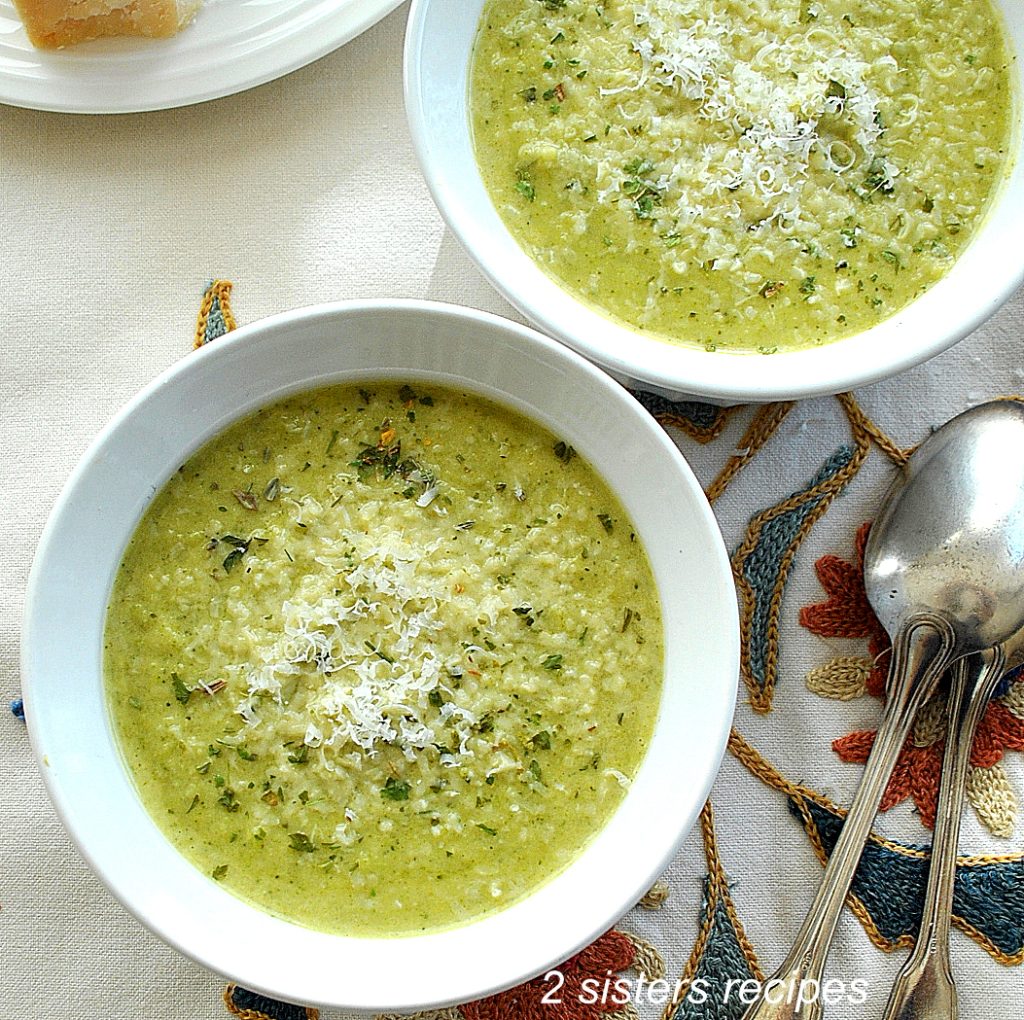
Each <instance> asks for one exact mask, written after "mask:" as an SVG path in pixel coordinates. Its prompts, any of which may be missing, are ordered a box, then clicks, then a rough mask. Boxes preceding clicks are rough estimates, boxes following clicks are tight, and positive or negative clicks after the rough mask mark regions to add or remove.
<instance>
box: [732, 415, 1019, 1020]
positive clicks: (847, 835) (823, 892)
mask: <svg viewBox="0 0 1024 1020" xmlns="http://www.w3.org/2000/svg"><path fill="white" fill-rule="evenodd" d="M864 582H865V587H866V590H867V595H868V600H869V601H870V603H871V606H872V608H873V609H874V611H875V614H876V616H877V617H878V619H879V621H880V622H881V623H882V625H883V626H884V627H885V629H886V631H887V632H888V633H889V634H890V636H891V637H892V659H891V661H890V666H889V676H888V679H887V681H886V706H885V712H884V714H883V717H882V721H881V724H880V726H879V728H878V733H877V735H876V737H875V743H874V746H873V748H872V751H871V754H870V756H869V757H868V761H867V765H866V766H865V769H864V775H863V778H862V780H861V784H860V787H859V788H858V790H857V794H856V796H855V797H854V801H853V804H852V805H851V807H850V811H849V813H848V815H847V817H846V821H845V823H844V825H843V828H842V831H841V833H840V835H839V838H838V840H837V841H836V845H835V847H834V848H833V850H832V855H831V857H830V859H829V862H828V866H827V867H826V869H825V876H824V879H823V881H822V884H821V887H820V888H819V890H818V892H817V894H816V896H815V898H814V902H813V903H812V905H811V908H810V910H809V912H808V914H807V917H806V919H805V920H804V923H803V925H802V926H801V928H800V932H799V933H798V935H797V938H796V942H795V943H794V945H793V948H792V949H791V950H790V952H789V954H788V956H787V957H786V959H785V961H784V962H783V963H782V965H781V966H780V967H779V969H778V970H777V971H776V972H775V974H773V975H772V977H771V978H769V979H768V981H767V982H765V984H764V986H763V987H762V989H761V995H760V998H759V999H758V1000H757V1001H756V1002H754V1004H753V1005H752V1006H751V1007H750V1008H749V1009H748V1010H747V1012H746V1013H745V1014H744V1020H819V1018H820V1017H821V1016H822V1014H823V1010H822V1004H821V997H820V995H819V994H817V992H818V991H819V990H820V987H821V979H822V974H823V972H824V968H825V962H826V959H827V957H828V952H829V949H830V948H831V944H832V939H833V936H834V935H835V931H836V926H837V925H838V922H839V917H840V915H841V913H842V908H843V903H844V902H845V899H846V894H847V893H848V892H849V889H850V885H851V884H852V882H853V877H854V874H855V872H856V869H857V864H858V862H859V861H860V857H861V854H862V852H863V849H864V845H865V842H866V840H867V837H868V835H869V833H870V830H871V823H872V821H873V819H874V816H875V814H876V813H877V812H878V806H879V804H880V802H881V799H882V794H883V792H884V791H885V787H886V785H887V784H888V780H889V776H890V775H891V773H892V770H893V768H894V766H895V764H896V760H897V758H898V757H899V753H900V750H901V749H902V747H903V744H904V742H905V741H906V738H907V735H908V733H909V732H910V727H911V726H912V725H913V722H914V719H915V718H916V716H917V714H918V712H919V711H920V709H921V708H922V707H923V706H924V704H925V702H927V701H928V700H929V698H931V697H932V695H933V694H934V692H935V690H936V688H937V686H938V683H939V679H940V678H941V676H942V675H943V673H945V672H946V670H947V669H948V668H949V667H950V666H952V665H954V663H955V664H956V666H955V668H954V670H953V675H952V678H951V687H950V702H949V709H948V711H949V719H950V725H949V731H948V737H947V745H946V757H945V760H944V762H943V775H942V782H941V785H940V791H939V809H938V816H937V819H936V827H935V838H934V842H933V849H932V864H931V868H930V871H929V879H928V887H927V891H926V894H925V910H924V917H923V919H922V926H921V930H920V933H919V935H918V939H917V943H916V947H915V950H914V953H913V955H912V956H911V957H910V958H909V960H908V961H907V964H906V965H905V966H904V968H903V970H902V971H901V972H900V975H899V978H898V979H897V982H896V986H895V987H894V989H893V993H892V997H891V999H890V1002H889V1006H888V1008H887V1013H886V1020H897V1018H899V1020H925V1018H936V1020H938V1018H943V1020H953V1018H955V1016H956V992H955V988H954V985H953V979H952V974H951V971H950V967H949V950H948V937H949V923H950V915H951V912H952V896H953V878H954V875H955V865H956V842H957V837H958V835H959V821H960V813H961V810H962V805H963V781H964V778H965V776H966V772H967V764H968V761H969V757H970V748H971V743H972V741H973V736H974V731H975V729H976V727H977V722H978V720H979V719H980V718H981V715H982V714H983V712H984V708H985V705H986V703H987V701H988V698H989V697H990V696H991V693H992V691H993V690H994V689H995V685H996V683H997V682H998V680H999V678H1000V677H1001V676H1002V675H1003V672H1004V665H1005V662H1006V652H1007V649H1006V643H1007V642H1010V641H1013V642H1014V652H1015V653H1016V651H1017V648H1016V643H1017V640H1018V638H1017V632H1018V631H1021V630H1022V628H1024V404H1021V403H1019V402H1016V401H997V402H994V403H989V404H982V405H980V406H978V407H975V408H972V409H971V410H970V411H966V412H965V413H963V414H961V415H959V416H958V417H956V418H954V419H953V420H952V421H950V422H948V423H947V424H946V425H944V426H943V427H942V428H940V429H938V430H937V431H936V432H934V433H933V434H932V435H931V436H929V437H928V438H927V439H926V440H925V441H924V442H923V443H922V444H921V446H920V447H919V448H918V449H917V450H916V451H915V453H914V455H913V456H912V457H911V459H910V462H909V464H908V465H907V468H906V470H905V473H904V475H903V477H902V478H900V479H899V480H898V481H897V483H896V485H894V487H893V488H892V490H890V492H889V494H888V495H887V497H886V503H885V506H884V507H883V510H882V513H881V514H880V515H879V517H878V518H877V519H876V521H875V523H874V525H873V526H872V529H871V534H870V536H869V539H868V544H867V547H866V549H865V555H864ZM968 657H970V658H968Z"/></svg>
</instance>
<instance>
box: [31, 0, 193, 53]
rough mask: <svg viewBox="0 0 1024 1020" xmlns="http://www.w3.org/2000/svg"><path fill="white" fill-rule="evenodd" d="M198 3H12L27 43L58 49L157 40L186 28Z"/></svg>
mask: <svg viewBox="0 0 1024 1020" xmlns="http://www.w3.org/2000/svg"><path fill="white" fill-rule="evenodd" d="M201 3H202V0H14V6H15V7H16V8H17V11H18V14H20V15H21V20H22V21H23V22H24V24H25V30H26V31H27V32H28V37H29V40H30V41H31V43H32V45H33V46H37V47H39V48H40V49H47V50H51V49H60V48H61V47H63V46H71V45H74V44H75V43H80V42H86V41H87V40H89V39H98V38H99V37H101V36H112V35H131V36H148V37H150V38H159V37H162V36H170V35H174V34H175V33H176V32H177V31H178V30H179V29H181V28H183V27H184V26H185V25H186V24H188V23H189V22H190V21H191V20H192V19H193V18H194V17H195V14H196V11H198V10H199V7H200V5H201Z"/></svg>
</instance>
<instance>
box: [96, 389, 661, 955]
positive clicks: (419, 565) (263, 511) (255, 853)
mask: <svg viewBox="0 0 1024 1020" xmlns="http://www.w3.org/2000/svg"><path fill="white" fill-rule="evenodd" d="M662 648H663V642H662V631H661V618H660V605H659V602H658V597H657V592H656V590H655V586H654V581H653V577H652V575H651V572H650V567H649V565H648V562H647V558H646V555H645V553H644V551H643V549H642V548H641V546H640V543H639V541H638V539H637V537H636V536H635V534H634V533H633V531H632V530H631V526H630V522H629V520H628V519H627V518H626V516H625V514H624V512H623V510H622V508H621V506H620V505H619V504H618V503H617V501H616V499H615V498H614V497H613V495H612V493H611V492H610V490H609V489H608V488H607V486H606V485H605V484H604V482H603V481H602V480H601V479H600V478H599V477H598V476H597V474H596V473H595V472H594V470H593V469H592V468H591V467H590V466H589V465H588V464H587V463H586V462H585V461H584V460H583V458H582V457H580V456H577V455H576V453H575V451H574V450H573V449H572V447H570V446H567V445H566V444H565V443H564V442H560V441H559V440H558V439H557V438H555V437H554V436H552V435H550V434H549V433H548V432H546V431H545V430H544V429H542V428H541V427H540V426H538V425H536V424H535V423H533V422H531V421H529V420H527V419H526V418H524V417H522V416H520V415H519V414H518V413H515V412H512V411H510V410H508V409H505V408H502V407H499V406H497V405H495V404H492V403H489V402H487V401H485V400H483V399H481V398H479V397H476V396H473V395H469V394H464V393H460V392H456V391H454V390H446V389H443V388H438V387H434V386H425V385H420V384H418V383H417V384H415V386H408V385H405V386H403V385H401V383H400V382H398V383H396V382H386V383H385V382H382V383H378V384H373V385H371V384H366V385H365V386H364V387H361V388H356V387H350V386H342V387H333V388H328V389H323V390H318V391H313V392H310V393H306V394H303V395H299V396H295V397H292V398H289V399H287V400H284V401H283V402H281V403H278V404H275V405H273V406H270V407H268V408H265V409H263V410H260V411H259V412H258V413H257V414H255V415H254V416H251V417H249V418H246V419H244V420H242V421H240V422H239V423H236V424H235V425H233V426H232V427H230V428H229V429H228V430H227V431H226V432H224V433H223V434H222V435H220V436H218V437H217V438H216V439H214V440H213V441H212V442H210V443H209V444H208V445H207V446H205V447H203V448H202V449H201V450H200V451H199V452H198V453H196V454H195V455H194V456H193V457H192V458H191V459H190V460H189V461H188V462H187V463H186V464H185V465H184V466H183V467H182V468H181V469H180V470H179V471H178V472H177V473H176V474H175V475H174V476H173V477H172V479H171V480H170V481H169V482H168V484H167V486H166V487H165V488H164V489H163V490H162V491H161V492H160V493H159V494H158V495H157V497H156V498H155V499H154V501H153V503H152V505H151V506H150V508H149V509H148V510H147V512H146V514H145V516H144V518H143V520H142V522H141V523H140V525H139V527H138V529H137V531H136V533H135V535H134V537H133V538H132V540H131V542H130V544H129V546H128V548H127V551H126V553H125V556H124V560H123V563H122V565H121V568H120V571H119V574H118V576H117V579H116V582H115V585H114V590H113V593H112V596H111V601H110V605H109V609H108V615H107V629H106V659H105V674H106V683H107V688H108V699H109V705H110V710H111V713H112V718H113V721H114V725H115V730H116V732H117V735H118V738H119V741H120V744H121V747H122V751H123V754H124V757H125V759H126V762H127V765H128V767H129V770H130V772H131V773H132V775H133V777H134V780H135V783H136V785H137V787H138V790H139V793H140V795H141V798H142V800H143V802H144V803H145V805H146V807H147V808H148V810H149V811H150V813H151V814H152V816H153V818H154V819H155V820H156V822H157V824H158V825H159V826H160V827H161V828H162V829H163V831H164V833H165V834H166V835H167V837H168V838H169V839H170V841H171V842H172V843H173V844H174V845H175V846H176V847H178V848H179V849H180V851H181V852H182V853H183V854H184V855H185V856H186V857H188V858H189V859H191V860H192V861H193V862H194V863H195V864H196V865H197V866H198V867H199V868H201V869H202V870H204V871H205V872H206V873H207V874H208V875H210V876H211V877H212V878H213V879H216V880H217V881H219V882H221V883H222V884H223V885H224V886H226V887H227V888H228V889H230V890H231V891H232V892H234V893H235V894H237V895H238V896H240V897H242V898H244V899H246V900H248V901H250V902H252V903H255V904H257V905H258V906H260V907H262V908H264V909H265V910H267V911H269V912H271V913H273V914H276V915H278V916H281V917H284V918H286V919H289V920H292V921H295V922H297V923H300V924H303V925H306V926H309V927H313V928H317V929H321V930H327V931H336V932H341V933H346V934H359V935H390V934H402V933H410V932H418V931H423V930H427V929H435V928H439V927H444V926H450V925H454V924H457V923H462V922H465V921H468V920H471V919H473V918H475V917H479V916H481V915H483V914H485V913H488V912H491V911H493V910H495V909H499V908H502V907H504V906H506V905H508V904H510V903H512V902H513V901H515V900H516V899H518V898H519V897H521V896H523V895H524V894H525V893H527V892H529V891H530V890H531V889H533V888H535V887H536V886H537V885H538V884H540V883H542V882H544V881H545V880H546V879H548V878H550V877H551V876H552V875H554V874H555V873H557V872H558V871H560V870H561V869H562V868H563V867H564V866H565V865H566V864H568V863H569V862H570V861H571V860H572V859H573V858H574V857H575V856H576V855H577V854H578V853H579V852H580V850H581V848H582V847H583V846H584V845H585V844H586V843H587V842H588V841H589V840H590V839H591V838H592V837H593V836H594V835H595V834H596V833H597V832H598V830H600V829H601V827H602V826H603V825H604V824H605V822H606V821H607V820H608V818H609V817H610V816H611V814H612V812H613V811H614V810H615V808H616V806H617V805H618V804H619V802H620V801H621V799H622V797H623V795H624V791H625V789H626V788H628V786H629V783H630V780H631V778H632V777H633V776H634V775H635V773H636V771H637V768H638V767H639V764H640V762H641V759H642V758H643V755H644V752H645V749H646V747H647V745H648V743H649V740H650V736H651V732H652V729H653V724H654V719H655V716H656V714H657V711H658V704H659V700H660V693H661V683H662Z"/></svg>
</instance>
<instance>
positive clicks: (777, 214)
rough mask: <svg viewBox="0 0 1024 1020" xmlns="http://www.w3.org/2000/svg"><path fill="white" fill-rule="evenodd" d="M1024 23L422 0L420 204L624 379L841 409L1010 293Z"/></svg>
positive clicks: (925, 11) (909, 6)
mask: <svg viewBox="0 0 1024 1020" xmlns="http://www.w3.org/2000/svg"><path fill="white" fill-rule="evenodd" d="M1022 49H1024V14H1022V12H1021V9H1020V7H1019V6H1018V5H1015V4H1010V3H1001V2H998V0H967V2H961V0H939V2H927V3H925V2H922V0H901V2H899V3H893V4H886V5H884V7H874V6H873V7H870V8H865V9H862V10H860V9H859V10H857V11H853V10H851V9H850V7H849V5H848V4H843V3H839V2H838V0H814V2H810V3H809V2H806V0H790V2H787V3H783V4H777V3H776V4H752V5H751V4H748V5H739V6H738V5H736V4H732V3H727V2H725V0H713V2H711V3H708V2H705V0H638V2H629V3H615V4H593V3H589V2H585V0H565V2H564V3H562V2H559V3H541V2H530V3H520V2H517V0H469V2H463V0H415V2H414V3H413V6H412V9H411V12H410V19H409V27H408V33H407V38H406V54H405V75H406V103H407V111H408V117H409V123H410V128H411V132H412V137H413V141H414V144H415V148H416V151H417V154H418V157H419V160H420V164H421V166H422V168H423V170H424V173H425V176H426V179H427V182H428V184H429V186H430V188H431V191H432V193H433V196H434V199H435V201H436V203H437V205H438V207H439V209H440V211H441V213H442V214H443V216H444V218H445V220H446V221H447V223H448V225H449V227H450V228H451V229H452V231H453V232H454V233H455V234H456V235H457V237H458V238H459V239H460V241H461V242H462V244H463V245H464V247H465V249H466V250H467V252H468V253H469V254H470V256H471V257H472V258H473V259H474V260H475V262H476V263H477V265H478V266H479V267H480V269H481V270H482V271H483V273H484V274H485V275H486V276H487V277H488V279H489V280H490V281H491V282H492V283H493V284H494V285H495V286H496V287H497V289H498V290H499V291H501V293H502V294H503V295H504V296H505V297H506V298H507V299H508V300H509V301H510V302H511V303H512V304H513V305H515V306H516V307H517V308H518V309H519V311H520V312H522V313H523V314H524V315H525V316H526V317H527V318H528V319H530V320H531V321H532V322H533V323H534V324H536V325H537V326H539V327H540V328H542V329H543V330H544V331H546V332H548V333H549V334H550V335H552V336H554V337H556V338H557V339H558V340H560V341H562V342H564V343H566V344H568V345H569V346H571V347H573V348H574V349H575V350H577V351H579V352H581V353H583V354H584V355H585V356H587V357H589V358H591V359H592V360H594V361H596V362H598V363H599V364H601V365H603V366H604V367H605V368H606V369H608V370H609V371H611V372H612V373H613V374H615V375H616V376H617V377H618V378H620V379H622V380H623V381H625V382H627V383H630V384H636V385H638V386H640V387H641V388H646V389H650V390H653V391H655V392H659V393H662V394H665V395H669V396H677V395H695V396H700V397H704V398H706V399H709V400H713V401H718V402H736V401H764V400H776V399H791V398H800V397H806V396H812V395H818V394H824V393H834V392H839V391H842V390H846V389H849V388H851V387H854V386H859V385H863V384H866V383H869V382H873V381H875V380H878V379H880V378H883V377H885V376H888V375H892V374H894V373H896V372H899V371H900V370H902V369H905V368H907V367H909V366H911V365H914V364H917V363H919V362H921V361H924V360H925V359H927V358H929V357H931V356H933V355H935V354H937V353H939V352H940V351H942V350H945V349H946V348H948V347H949V346H951V345H952V344H954V343H955V342H957V341H958V340H959V339H961V338H962V337H964V336H965V335H966V334H967V333H969V332H970V331H971V330H972V329H973V328H975V327H976V326H977V325H978V324H979V323H980V322H982V321H983V320H984V319H985V318H986V317H987V316H989V315H990V314H992V313H993V312H994V311H995V310H996V309H997V308H998V307H999V305H1000V304H1001V303H1002V302H1003V301H1004V300H1005V299H1006V298H1007V297H1008V296H1009V295H1010V294H1011V293H1012V292H1013V290H1014V289H1015V288H1016V287H1017V286H1018V285H1019V283H1020V282H1021V278H1022V268H1021V262H1020V259H1019V258H1018V257H1017V256H1016V254H1015V246H1016V238H1017V237H1019V236H1020V233H1021V231H1022V230H1024V165H1022V163H1021V160H1020V159H1019V153H1020V138H1021V131H1020V95H1021V88H1022V76H1024V67H1022V65H1021V61H1020V60H1019V54H1020V53H1021V52H1022Z"/></svg>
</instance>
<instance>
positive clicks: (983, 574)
mask: <svg viewBox="0 0 1024 1020" xmlns="http://www.w3.org/2000/svg"><path fill="white" fill-rule="evenodd" d="M864 583H865V587H866V588H867V594H868V600H869V601H870V602H871V606H872V608H873V609H874V611H875V615H876V616H877V617H878V619H879V621H880V622H881V624H882V626H883V627H885V629H886V631H887V632H888V633H889V634H891V635H895V634H897V633H898V632H899V631H900V630H901V629H903V628H904V627H905V626H906V624H907V622H908V621H909V620H910V619H912V618H914V617H916V616H920V615H921V614H923V613H937V614H940V615H942V616H943V617H944V618H945V619H947V620H948V621H949V623H950V625H951V626H952V627H953V630H954V633H955V635H956V644H957V647H958V648H959V649H960V652H961V654H968V653H970V652H980V651H982V650H983V649H985V648H991V647H992V646H993V645H996V644H999V643H1001V642H1003V641H1005V640H1007V639H1008V638H1010V637H1011V636H1012V635H1013V634H1014V633H1015V632H1016V631H1017V630H1019V628H1020V626H1021V623H1022V622H1024V620H1022V608H1024V404H1022V403H1021V402H1019V401H1016V400H999V401H994V402H991V403H987V404H980V405H978V406H977V407H973V408H971V409H970V410H969V411H965V412H964V413H963V414H960V415H958V416H957V417H956V418H953V419H952V420H951V421H949V422H947V423H946V424H945V425H943V426H942V428H940V429H939V430H938V431H937V432H935V433H933V434H932V435H931V436H929V437H928V439H926V440H925V441H924V442H923V443H922V444H921V446H920V447H919V448H918V450H917V451H916V452H915V453H914V455H913V456H912V457H911V459H910V462H909V464H908V465H907V468H906V471H905V473H904V475H903V476H902V477H901V478H899V479H897V481H896V482H895V483H894V486H893V489H892V490H890V493H889V496H888V498H887V501H886V504H885V507H884V509H883V511H882V513H881V514H880V515H879V516H878V517H877V518H876V520H875V523H874V525H873V526H872V528H871V534H870V535H869V537H868V543H867V548H866V549H865V553H864Z"/></svg>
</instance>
